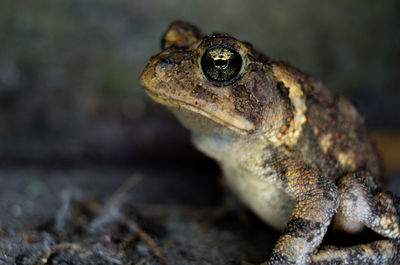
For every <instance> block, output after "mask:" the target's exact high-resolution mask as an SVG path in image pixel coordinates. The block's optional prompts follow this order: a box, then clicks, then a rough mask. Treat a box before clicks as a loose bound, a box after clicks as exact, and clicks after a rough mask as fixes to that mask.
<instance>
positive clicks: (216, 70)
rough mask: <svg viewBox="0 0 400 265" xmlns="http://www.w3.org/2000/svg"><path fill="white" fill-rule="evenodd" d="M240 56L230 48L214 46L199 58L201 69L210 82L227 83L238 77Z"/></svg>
mask: <svg viewBox="0 0 400 265" xmlns="http://www.w3.org/2000/svg"><path fill="white" fill-rule="evenodd" d="M242 64H243V61H242V56H240V54H239V53H238V52H237V51H236V50H235V49H234V48H232V47H231V46H228V45H223V44H222V45H221V44H220V45H215V46H212V47H210V48H208V49H207V50H206V52H205V53H204V54H203V56H202V57H201V68H202V70H203V73H204V74H205V76H206V77H207V78H208V79H209V80H211V81H217V82H229V81H232V80H234V79H235V78H236V77H238V75H239V73H240V70H241V69H242Z"/></svg>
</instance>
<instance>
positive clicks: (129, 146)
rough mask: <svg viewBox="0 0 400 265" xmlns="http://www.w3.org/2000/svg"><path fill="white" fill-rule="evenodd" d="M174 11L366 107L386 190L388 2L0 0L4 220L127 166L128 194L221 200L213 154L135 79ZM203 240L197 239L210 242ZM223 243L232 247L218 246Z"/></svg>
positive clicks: (394, 100)
mask: <svg viewBox="0 0 400 265" xmlns="http://www.w3.org/2000/svg"><path fill="white" fill-rule="evenodd" d="M177 19H179V20H187V21H190V22H192V23H194V24H196V25H197V26H199V27H200V28H201V29H202V30H203V31H204V32H206V33H211V32H226V33H229V34H231V35H233V36H235V37H237V38H238V39H241V40H246V41H249V42H251V43H252V44H253V45H254V46H255V47H256V48H257V49H258V50H260V51H261V52H263V53H264V54H266V55H268V56H270V57H275V58H281V59H284V60H286V61H289V62H291V63H292V64H293V65H295V66H297V67H299V68H300V69H302V70H303V71H305V72H306V73H309V74H311V75H312V76H313V77H315V78H316V79H319V80H322V81H323V82H324V83H325V84H326V85H327V86H328V87H330V88H331V89H332V90H333V91H335V93H337V94H341V95H345V96H347V97H348V98H350V99H351V100H352V101H353V102H354V103H355V104H356V105H357V106H358V108H359V109H360V111H361V112H362V113H363V114H364V115H365V117H366V124H367V126H368V127H369V128H370V129H371V131H372V135H373V137H374V139H375V140H376V142H377V144H378V148H379V149H380V151H381V152H382V156H383V159H384V162H385V164H386V168H387V172H388V175H390V176H392V180H391V186H390V187H391V189H393V190H396V189H397V188H396V187H398V186H399V185H397V184H399V183H400V178H397V176H399V174H398V172H399V170H400V156H399V154H398V150H400V115H399V112H400V104H399V98H400V2H399V1H398V0H386V1H372V0H362V1H361V0H353V1H347V0H338V1H325V0H324V1H311V0H302V1H290V2H289V1H277V0H268V1H265V0H252V1H248V0H242V1H239V0H237V1H232V0H218V1H212V0H202V1H200V0H198V1H184V0H173V1H163V0H146V1H145V0H142V1H139V0H132V1H122V0H114V1H111V0H96V1H94V0H92V1H89V0H86V1H78V0H51V1H41V0H36V1H20V0H3V1H1V2H0V191H1V192H0V209H1V212H2V215H1V217H0V227H2V229H16V228H19V229H20V228H21V227H25V226H29V227H32V225H33V224H39V223H41V222H42V221H43V220H46V218H51V216H52V215H53V214H54V213H55V212H57V210H58V209H59V208H60V207H61V206H60V205H62V203H63V198H64V197H63V196H64V195H63V194H65V192H66V193H67V194H69V195H70V197H71V196H72V195H71V194H75V191H76V190H78V191H79V194H85V196H83V198H85V199H86V198H89V199H91V200H96V201H99V202H104V201H106V200H107V198H108V197H109V196H110V194H112V193H113V192H114V191H115V190H116V189H117V187H118V186H119V185H121V183H123V181H124V179H126V178H127V177H129V176H130V175H132V174H135V173H137V172H140V173H141V174H142V176H143V179H142V181H141V182H140V184H139V185H141V186H140V188H138V189H139V190H135V189H134V190H133V192H132V193H131V194H130V198H131V202H134V203H152V204H169V205H177V204H179V205H181V204H183V205H195V206H194V207H197V206H198V205H216V204H220V203H221V201H223V199H222V197H223V196H222V195H221V194H222V193H224V192H222V191H221V189H220V188H219V181H218V176H219V171H218V168H217V167H216V165H215V164H214V163H213V162H211V161H209V160H208V159H207V158H205V157H204V156H202V155H201V154H199V153H198V152H197V151H196V150H194V149H193V148H192V147H191V145H190V141H189V135H188V133H187V132H186V131H185V130H184V129H183V128H181V126H180V125H179V124H178V122H177V121H175V119H174V118H173V117H172V115H170V114H169V113H168V112H167V111H166V110H165V109H164V108H163V107H161V106H158V105H157V104H156V103H153V102H152V101H151V100H150V99H149V98H148V97H147V96H146V95H145V93H144V91H143V90H142V89H141V88H140V86H139V84H138V77H139V75H140V72H141V71H142V70H143V68H144V67H145V65H146V63H147V62H148V60H149V58H150V56H152V55H154V54H155V53H157V52H159V51H160V41H161V36H162V34H163V33H164V31H165V30H166V29H167V27H168V25H169V24H170V23H171V22H172V21H174V20H177ZM396 185H397V186H396ZM72 197H73V196H72ZM78 197H79V196H78ZM80 198H81V197H80ZM175 210H176V211H177V212H178V215H179V214H181V213H182V212H180V211H179V210H177V209H175ZM166 212H168V211H166ZM166 215H167V214H166ZM189 222H190V221H189ZM185 225H187V222H186V221H182V222H181V223H179V227H181V228H182V227H183V228H182V229H187V227H186V226H185ZM181 228H179V229H181ZM168 229H170V230H171V231H172V232H171V231H170V233H175V235H180V233H182V234H186V232H182V231H183V230H179V229H178V228H176V227H174V226H172V227H169V228H168ZM174 229H175V230H174ZM228 230H229V229H228ZM185 231H186V230H185ZM0 232H1V229H0ZM230 232H232V231H230ZM242 232H243V231H242ZM216 233H217V234H216V235H215V236H216V237H218V238H221V234H218V232H216ZM235 233H237V231H235ZM235 233H233V232H232V234H235ZM246 233H248V232H246ZM246 233H245V234H246ZM211 238H212V237H211ZM163 240H164V241H165V240H167V239H163V238H162V237H161V238H160V241H163ZM175 240H178V239H176V238H175ZM199 240H200V239H199ZM210 240H211V239H209V238H205V239H204V240H203V241H201V240H200V241H201V242H200V243H199V244H200V245H201V246H203V248H204V249H208V248H209V247H210V246H208V244H209V243H210ZM227 240H228V239H227ZM229 240H230V239H229ZM229 240H228V241H229ZM178 241H179V240H178ZM204 242H207V243H204ZM0 243H1V242H0ZM186 243H187V242H185V243H184V244H186ZM196 244H197V243H196ZM202 244H203V245H202ZM220 244H221V246H222V245H224V244H225V243H221V242H220ZM270 244H271V243H270ZM272 244H273V243H272ZM248 245H251V243H249V244H248ZM0 247H1V244H0ZM196 248H197V252H196V253H197V254H196V255H197V256H199V255H200V254H198V253H202V254H201V255H200V256H201V257H205V256H207V255H211V253H209V252H208V251H204V252H202V251H200V249H201V247H199V245H195V246H192V247H191V248H188V249H186V251H188V252H190V251H193V249H196ZM221 248H222V247H221ZM239 249H240V250H242V251H244V247H243V246H240V248H239ZM216 253H217V254H215V253H214V254H212V255H216V256H218V255H222V254H221V253H220V252H218V251H217V252H216ZM232 253H237V251H236V249H235V248H233V249H232V252H229V251H227V252H226V253H224V255H232ZM260 253H263V252H262V251H260ZM176 255H177V256H175V258H176V257H179V259H180V260H184V257H183V256H184V255H180V254H179V255H180V256H179V255H178V254H176ZM192 255H193V257H197V256H196V255H195V254H193V253H192ZM193 257H192V258H193ZM249 257H251V255H250V254H249V255H247V256H246V255H244V256H240V258H243V259H251V258H249ZM186 258H187V257H186ZM172 260H173V259H172ZM193 260H195V258H193ZM209 260H213V262H211V261H210V263H202V262H199V264H219V263H218V262H217V261H216V259H215V257H214V256H213V257H211V256H210V257H209ZM256 260H257V259H256ZM261 260H262V258H261ZM261 260H257V261H258V262H260V261H261ZM194 263H195V262H194V261H193V264H194ZM149 264H150V263H149ZM176 264H177V263H176ZM182 264H185V262H183V263H182ZM221 264H224V261H222V262H221Z"/></svg>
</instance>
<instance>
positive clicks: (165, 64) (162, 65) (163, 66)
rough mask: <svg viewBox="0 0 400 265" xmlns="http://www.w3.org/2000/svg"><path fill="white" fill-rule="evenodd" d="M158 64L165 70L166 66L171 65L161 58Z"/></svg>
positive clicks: (168, 60)
mask: <svg viewBox="0 0 400 265" xmlns="http://www.w3.org/2000/svg"><path fill="white" fill-rule="evenodd" d="M160 63H161V67H162V68H165V67H167V65H169V64H171V60H170V59H168V58H162V59H161V60H160Z"/></svg>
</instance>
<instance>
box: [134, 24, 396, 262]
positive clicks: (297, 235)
mask: <svg viewBox="0 0 400 265" xmlns="http://www.w3.org/2000/svg"><path fill="white" fill-rule="evenodd" d="M163 48H164V50H163V51H162V52H161V53H159V54H158V55H156V56H154V57H153V58H152V59H151V61H150V63H149V64H148V65H147V67H146V69H145V70H144V72H143V73H142V75H141V78H140V81H141V84H142V85H143V86H144V87H145V89H146V91H147V92H148V94H149V95H150V96H151V97H152V98H153V99H154V100H156V101H157V102H159V103H161V104H164V105H166V106H168V107H169V108H170V110H171V111H172V112H173V113H174V114H175V115H176V116H177V117H178V119H179V120H180V121H181V122H182V123H183V124H184V125H185V126H186V127H187V128H188V129H190V130H191V131H192V135H193V140H194V143H195V145H196V146H197V147H198V148H199V149H200V150H202V151H203V152H204V153H206V154H207V155H209V156H210V157H212V158H214V159H215V160H217V161H218V162H219V164H220V166H221V167H222V169H223V172H224V175H225V176H226V179H227V183H228V184H229V186H230V187H231V188H232V189H233V190H234V191H235V192H236V193H237V194H238V195H239V197H240V198H241V200H242V201H243V202H244V203H245V204H246V205H248V206H249V207H250V208H251V209H252V210H253V211H254V212H255V213H256V214H257V215H259V216H260V217H261V218H262V219H263V220H264V221H265V222H267V223H268V224H270V225H271V226H273V227H275V228H277V229H281V230H283V233H282V235H281V237H280V239H279V240H278V242H277V244H276V246H275V248H274V250H273V253H272V257H271V258H270V260H269V261H268V262H267V263H268V264H309V263H311V262H314V263H319V264H324V262H326V264H331V263H332V262H347V263H348V262H350V263H360V264H363V263H370V264H382V263H396V262H397V259H398V255H399V254H398V245H399V244H398V238H399V214H398V208H397V207H398V205H397V203H396V201H397V197H395V196H394V195H391V194H389V193H382V192H380V188H379V184H378V182H377V181H376V178H374V177H373V176H375V177H379V176H380V167H379V162H378V158H377V156H376V154H375V152H374V150H373V147H372V144H371V142H370V140H369V138H368V136H367V133H366V130H365V128H364V125H363V119H362V117H361V116H360V115H359V114H358V112H357V111H356V109H355V108H354V107H353V106H352V105H351V104H350V103H349V102H348V101H347V100H345V99H343V98H341V97H337V96H334V95H332V94H331V92H330V91H329V90H327V89H326V88H325V87H324V86H323V85H322V84H321V83H319V82H316V81H314V80H313V79H311V78H310V77H308V76H307V75H305V74H304V73H302V72H301V71H299V70H298V69H296V68H294V67H292V66H290V65H288V64H286V63H283V62H280V61H274V60H271V59H269V58H267V57H265V56H263V55H261V54H260V53H258V52H256V51H255V50H254V49H253V48H252V47H251V45H250V44H248V43H245V42H241V41H238V40H236V39H234V38H232V37H231V36H228V35H222V34H214V35H211V36H206V37H203V36H202V35H201V33H200V32H199V30H198V29H197V28H195V27H194V26H192V25H190V24H188V23H184V22H177V23H174V24H172V25H171V27H170V28H169V30H168V31H167V32H166V34H165V35H164V39H163ZM333 219H335V226H336V227H337V228H338V229H342V230H345V231H347V232H357V231H359V230H360V229H362V228H363V227H364V226H367V227H369V228H370V229H372V230H374V231H375V232H377V233H379V234H381V235H382V236H384V237H386V238H387V239H384V240H381V241H376V242H372V243H369V244H363V245H358V246H354V247H351V248H344V249H326V250H321V251H319V252H318V246H319V245H320V243H321V241H322V238H323V237H324V235H325V233H326V230H327V228H328V226H329V224H330V222H331V221H332V220H333Z"/></svg>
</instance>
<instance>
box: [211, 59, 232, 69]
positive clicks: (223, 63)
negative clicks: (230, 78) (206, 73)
mask: <svg viewBox="0 0 400 265" xmlns="http://www.w3.org/2000/svg"><path fill="white" fill-rule="evenodd" d="M228 65H229V60H227V59H215V60H214V66H215V67H217V68H220V69H221V68H222V69H223V68H226V67H228Z"/></svg>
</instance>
